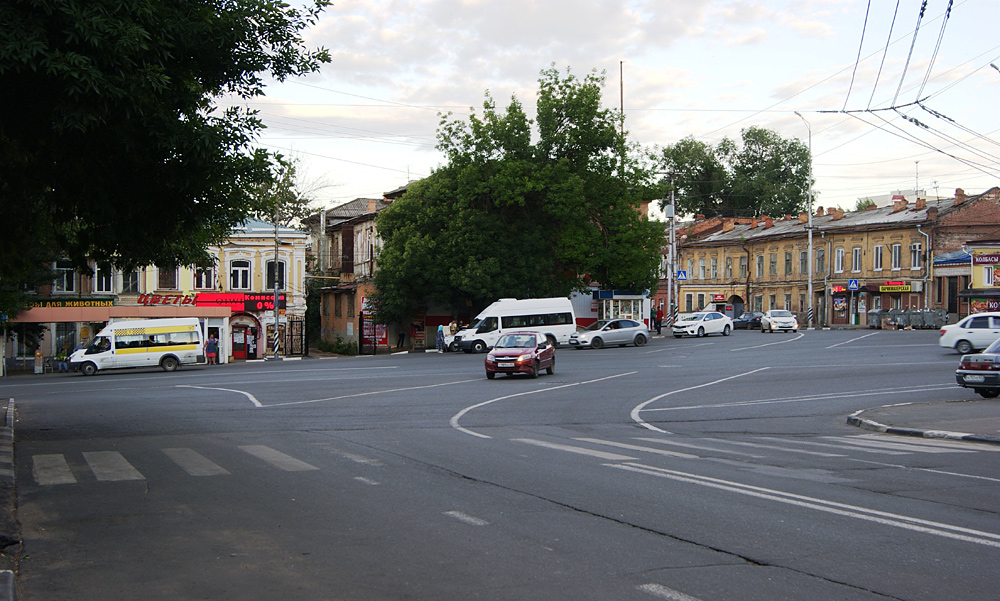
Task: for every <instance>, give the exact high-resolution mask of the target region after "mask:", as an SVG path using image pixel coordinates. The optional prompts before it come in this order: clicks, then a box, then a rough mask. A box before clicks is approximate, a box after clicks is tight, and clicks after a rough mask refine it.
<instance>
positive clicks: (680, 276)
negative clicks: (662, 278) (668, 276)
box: [677, 269, 688, 282]
mask: <svg viewBox="0 0 1000 601" xmlns="http://www.w3.org/2000/svg"><path fill="white" fill-rule="evenodd" d="M687 279H688V272H687V271H685V270H683V269H681V270H680V271H678V272H677V281H678V282H686V281H687Z"/></svg>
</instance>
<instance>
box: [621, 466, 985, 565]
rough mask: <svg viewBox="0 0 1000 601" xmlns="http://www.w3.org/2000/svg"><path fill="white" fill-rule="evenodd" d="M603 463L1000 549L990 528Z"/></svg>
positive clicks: (736, 483) (688, 474)
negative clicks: (949, 522) (946, 522)
mask: <svg viewBox="0 0 1000 601" xmlns="http://www.w3.org/2000/svg"><path fill="white" fill-rule="evenodd" d="M605 465H606V466H607V467H612V468H615V469H620V470H626V471H630V472H635V473H639V474H646V475H649V476H656V477H658V478H667V479H670V480H675V481H678V482H686V483H689V484H697V485H698V486H705V487H708V488H714V489H717V490H724V491H728V492H733V493H737V494H741V495H747V496H750V497H756V498H758V499H765V500H768V501H776V502H778V503H785V504H788V505H794V506H797V507H803V508H806V509H814V510H816V511H822V512H825V513H832V514H834V515H840V516H844V517H850V518H854V519H858V520H864V521H868V522H874V523H877V524H882V525H885V526H892V527H895V528H902V529H904V530H910V531H913V532H921V533H924V534H931V535H934V536H940V537H944V538H950V539H953V540H959V541H963V542H968V543H974V544H978V545H984V546H987V547H994V548H997V549H1000V534H994V533H992V532H984V531H981V530H973V529H971V528H964V527H961V526H953V525H951V524H944V523H941V522H932V521H929V520H923V519H920V518H913V517H909V516H904V515H899V514H895V513H889V512H886V511H878V510H875V509H868V508H865V507H859V506H856V505H848V504H845V503H837V502H834V501H827V500H824V499H817V498H814V497H807V496H804V495H796V494H792V493H786V492H783V491H779V490H773V489H769V488H763V487H760V486H750V485H748V484H742V483H739V482H732V481H729V480H721V479H718V478H709V477H707V476H700V475H698V474H690V473H685V472H678V471H675V470H668V469H664V468H658V467H653V466H649V465H642V464H638V463H607V464H605Z"/></svg>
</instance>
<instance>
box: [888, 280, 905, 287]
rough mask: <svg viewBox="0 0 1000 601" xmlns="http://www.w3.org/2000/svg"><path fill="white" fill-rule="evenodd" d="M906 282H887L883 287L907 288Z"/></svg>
mask: <svg viewBox="0 0 1000 601" xmlns="http://www.w3.org/2000/svg"><path fill="white" fill-rule="evenodd" d="M905 285H906V282H888V281H887V282H886V283H885V284H883V286H905Z"/></svg>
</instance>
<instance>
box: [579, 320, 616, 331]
mask: <svg viewBox="0 0 1000 601" xmlns="http://www.w3.org/2000/svg"><path fill="white" fill-rule="evenodd" d="M609 323H611V322H610V320H607V319H598V320H597V321H595V322H594V323H592V324H590V325H589V326H587V327H585V328H584V331H591V332H594V331H597V330H600V329H602V328H603V327H604V326H606V325H608V324H609Z"/></svg>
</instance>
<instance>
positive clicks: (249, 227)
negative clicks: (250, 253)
mask: <svg viewBox="0 0 1000 601" xmlns="http://www.w3.org/2000/svg"><path fill="white" fill-rule="evenodd" d="M240 234H248V235H251V236H274V223H273V222H272V223H268V222H267V221H261V220H260V219H247V220H246V221H244V222H243V223H242V224H240V225H239V226H237V227H236V228H235V229H233V231H232V234H231V235H234V236H237V235H240ZM296 234H300V235H303V236H305V235H306V233H305V232H303V231H302V230H297V229H295V228H293V227H288V226H285V225H279V226H278V235H279V236H294V235H296Z"/></svg>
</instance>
